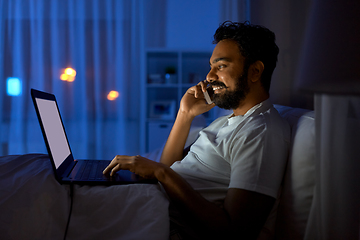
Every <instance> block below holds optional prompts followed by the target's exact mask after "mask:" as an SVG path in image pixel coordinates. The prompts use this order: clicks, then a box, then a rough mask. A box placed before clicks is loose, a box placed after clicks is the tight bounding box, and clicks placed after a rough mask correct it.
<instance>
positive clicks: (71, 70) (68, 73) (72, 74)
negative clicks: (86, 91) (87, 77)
mask: <svg viewBox="0 0 360 240" xmlns="http://www.w3.org/2000/svg"><path fill="white" fill-rule="evenodd" d="M64 73H65V74H67V75H69V76H73V77H75V76H76V71H75V70H74V69H72V68H66V69H65V71H64Z"/></svg>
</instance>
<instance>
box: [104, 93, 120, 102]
mask: <svg viewBox="0 0 360 240" xmlns="http://www.w3.org/2000/svg"><path fill="white" fill-rule="evenodd" d="M118 97H119V92H118V91H110V92H109V94H108V95H107V99H108V100H110V101H114V100H115V99H116V98H118Z"/></svg>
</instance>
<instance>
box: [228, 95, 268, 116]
mask: <svg viewBox="0 0 360 240" xmlns="http://www.w3.org/2000/svg"><path fill="white" fill-rule="evenodd" d="M268 98H269V95H268V94H266V95H261V96H257V97H250V96H247V98H246V99H245V100H244V101H243V102H242V103H241V104H240V105H239V107H238V108H236V109H233V111H234V114H233V116H239V115H244V114H245V113H246V112H247V111H249V110H250V109H251V108H253V107H254V106H255V105H257V104H259V103H261V102H263V101H265V100H266V99H268Z"/></svg>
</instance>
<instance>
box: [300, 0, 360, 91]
mask: <svg viewBox="0 0 360 240" xmlns="http://www.w3.org/2000/svg"><path fill="white" fill-rule="evenodd" d="M359 14H360V1H359V0H346V1H344V0H332V1H328V0H315V1H314V3H313V8H312V12H311V13H310V18H309V22H308V28H307V32H306V35H305V40H304V46H303V52H302V55H301V59H300V64H299V69H298V74H297V80H296V83H297V84H296V85H297V88H298V89H299V90H302V91H310V92H313V93H319V92H322V93H335V94H360V17H359Z"/></svg>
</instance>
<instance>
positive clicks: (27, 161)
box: [0, 154, 169, 239]
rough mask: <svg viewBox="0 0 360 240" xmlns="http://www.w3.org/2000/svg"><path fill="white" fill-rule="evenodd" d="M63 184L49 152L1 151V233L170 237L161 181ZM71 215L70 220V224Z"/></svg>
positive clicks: (19, 235) (5, 235)
mask: <svg viewBox="0 0 360 240" xmlns="http://www.w3.org/2000/svg"><path fill="white" fill-rule="evenodd" d="M70 205H71V198H70V187H69V186H68V185H61V184H59V183H58V182H57V181H56V179H55V176H54V174H53V170H52V168H51V163H50V161H49V158H48V156H47V155H45V154H25V155H9V156H3V157H0V236H1V237H0V238H1V239H64V236H65V232H66V231H65V230H66V229H67V225H68V231H67V232H66V239H104V238H106V239H168V238H169V216H168V199H167V198H166V196H165V194H164V193H163V192H162V191H161V188H160V186H159V185H157V184H130V185H116V186H80V185H75V186H74V189H73V205H72V211H71V215H70V220H69V213H70ZM68 220H69V224H68Z"/></svg>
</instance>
